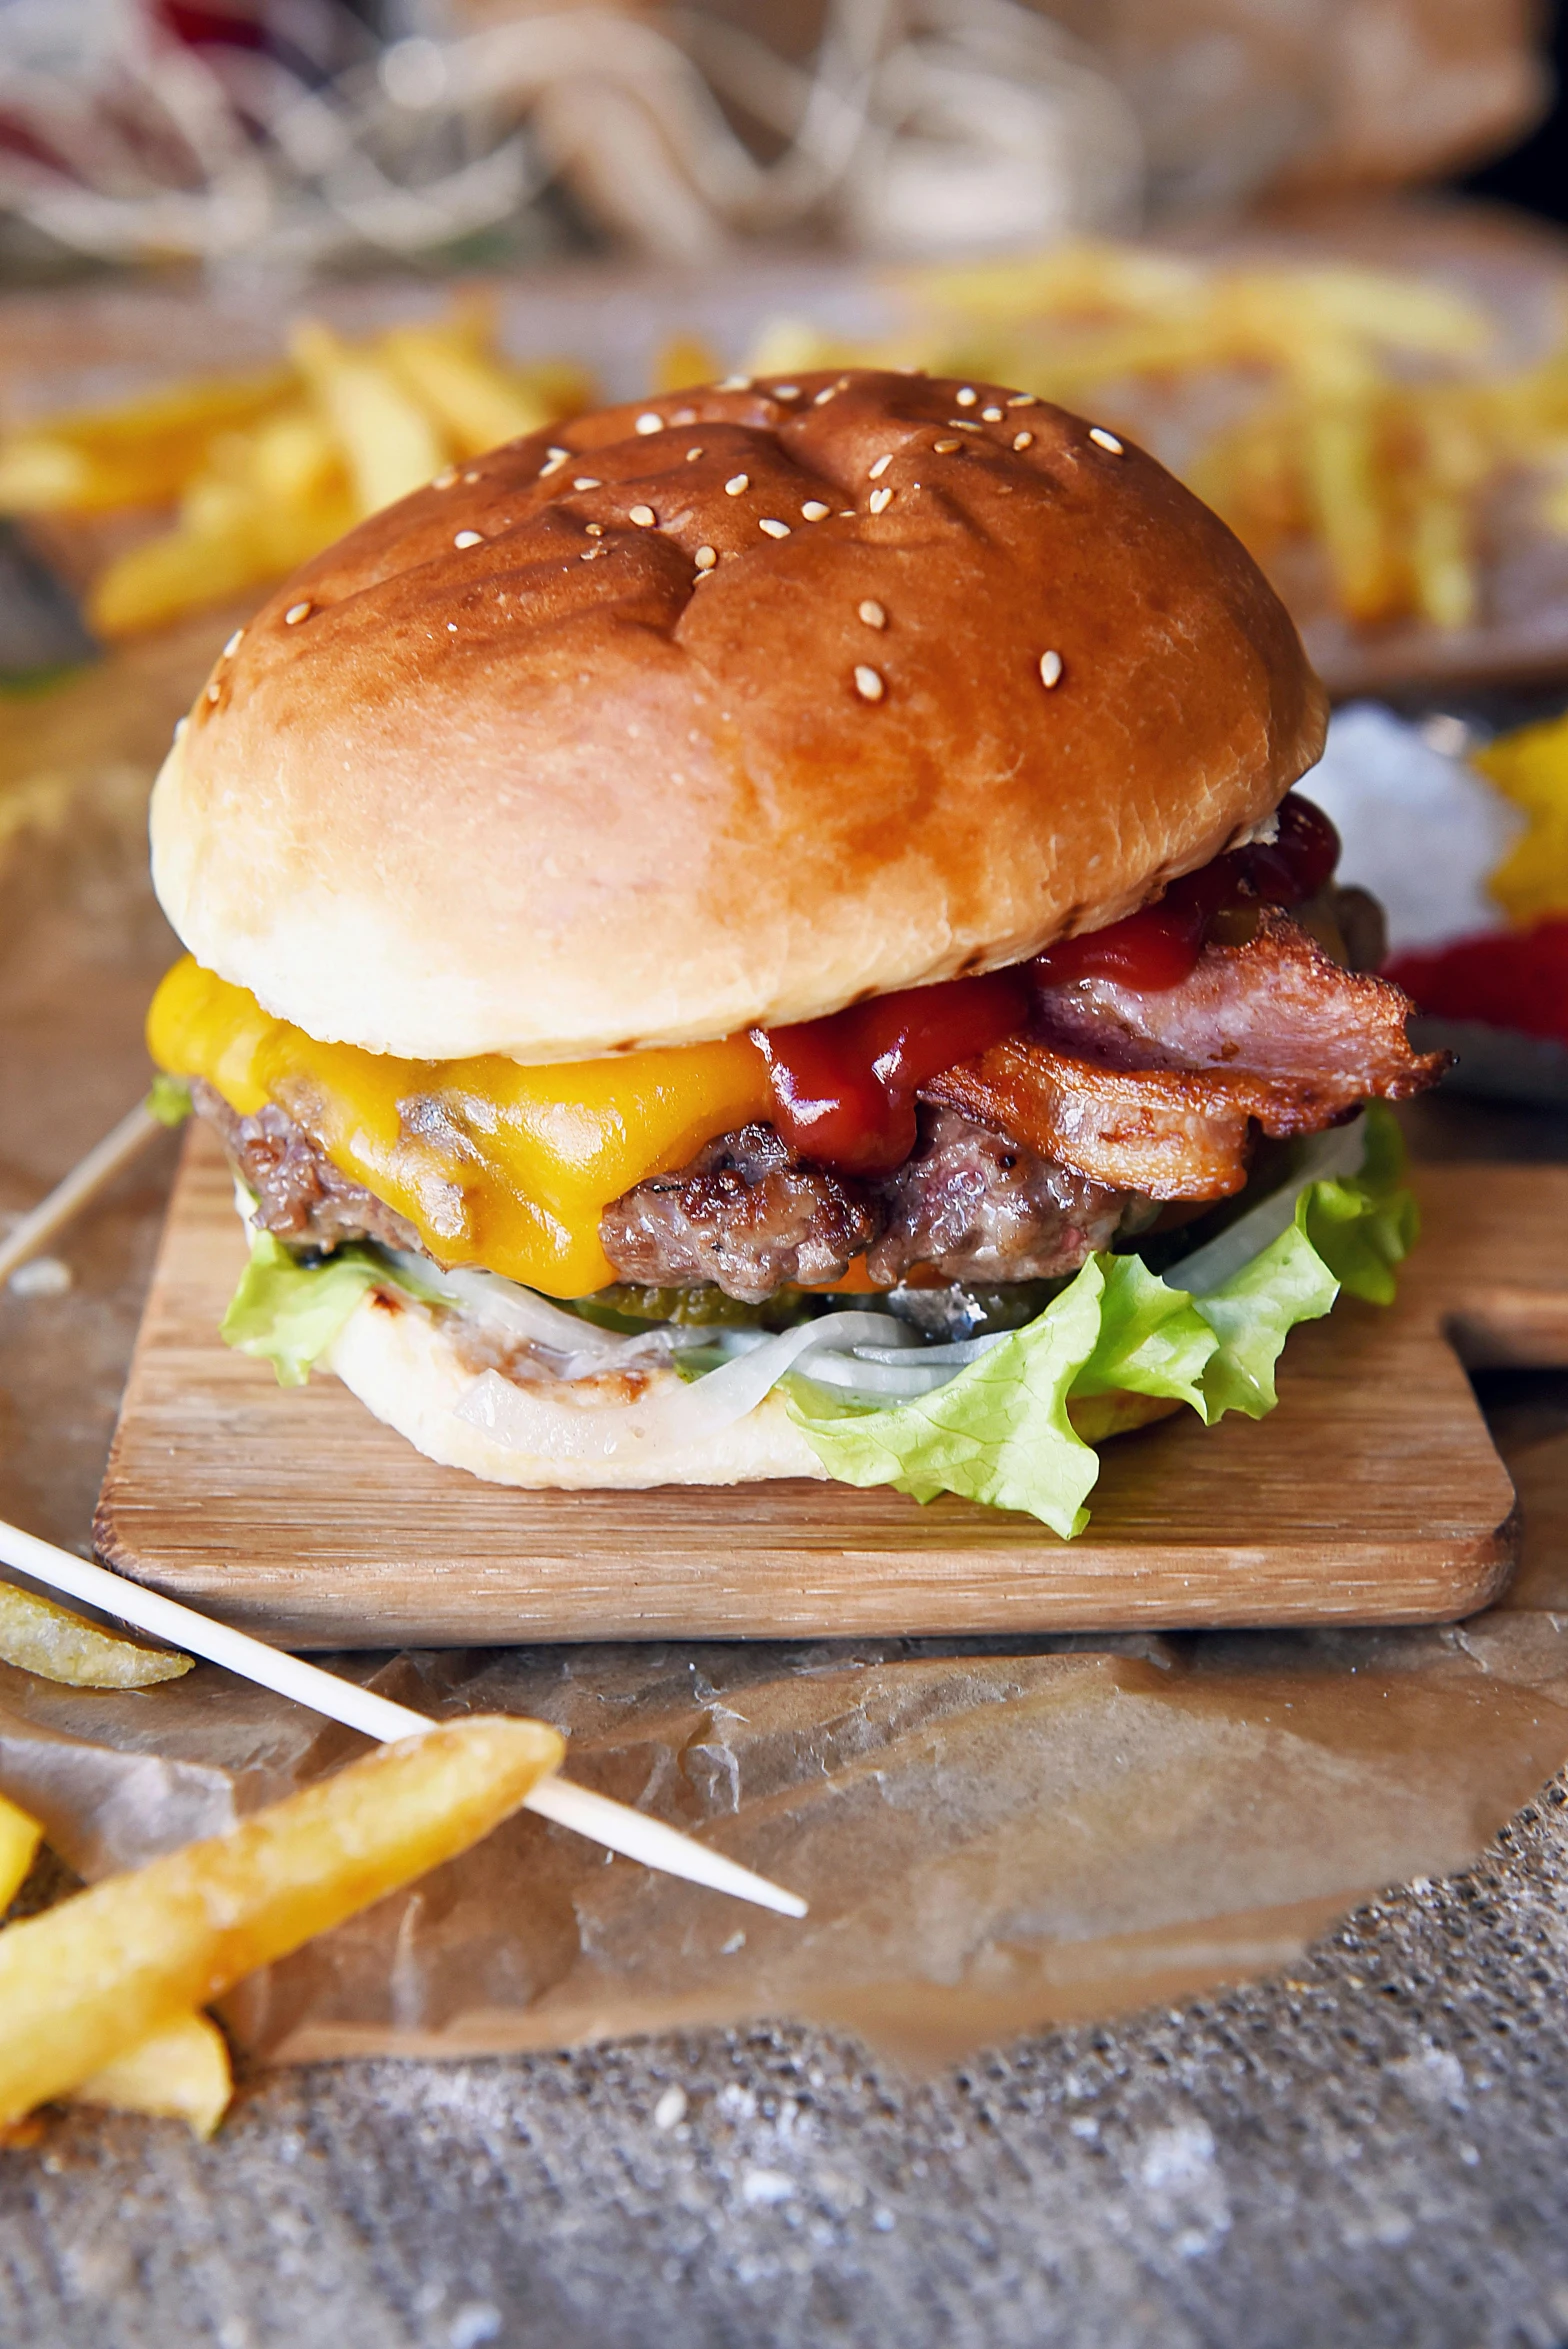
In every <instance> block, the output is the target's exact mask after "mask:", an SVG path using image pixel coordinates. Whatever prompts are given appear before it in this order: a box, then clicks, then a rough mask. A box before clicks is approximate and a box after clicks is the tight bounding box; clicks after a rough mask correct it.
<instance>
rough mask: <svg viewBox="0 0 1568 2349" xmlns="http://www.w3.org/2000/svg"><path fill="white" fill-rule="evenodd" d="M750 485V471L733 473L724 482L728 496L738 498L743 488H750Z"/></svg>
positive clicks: (725, 492)
mask: <svg viewBox="0 0 1568 2349" xmlns="http://www.w3.org/2000/svg"><path fill="white" fill-rule="evenodd" d="M750 487H751V475H750V474H749V473H732V474H731V475H730V477H729V479H728V481H726V483H725V484H724V494H725V496H726V497H727V498H738V497H739V496H740V493H741V491H742V490H743V489H750Z"/></svg>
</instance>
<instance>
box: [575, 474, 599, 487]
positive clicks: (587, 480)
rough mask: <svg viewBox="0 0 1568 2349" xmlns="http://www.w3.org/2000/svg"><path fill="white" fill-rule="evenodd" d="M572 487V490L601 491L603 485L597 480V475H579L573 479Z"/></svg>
mask: <svg viewBox="0 0 1568 2349" xmlns="http://www.w3.org/2000/svg"><path fill="white" fill-rule="evenodd" d="M572 487H573V489H603V487H604V483H603V482H602V481H601V480H600V479H599V476H598V474H597V473H579V474H578V475H577V476H576V478H575V479H574V481H573V483H572Z"/></svg>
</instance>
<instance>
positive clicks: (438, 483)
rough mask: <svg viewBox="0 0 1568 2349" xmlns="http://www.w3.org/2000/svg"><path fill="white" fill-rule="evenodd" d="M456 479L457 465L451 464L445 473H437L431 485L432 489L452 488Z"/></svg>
mask: <svg viewBox="0 0 1568 2349" xmlns="http://www.w3.org/2000/svg"><path fill="white" fill-rule="evenodd" d="M456 479H457V467H456V466H455V465H449V466H448V467H447V469H446V471H445V472H444V473H438V474H437V475H436V477H435V479H434V481H432V483H431V484H430V486H431V488H432V489H450V488H451V486H452V484H453V482H454V481H455V480H456Z"/></svg>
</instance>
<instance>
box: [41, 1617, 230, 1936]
mask: <svg viewBox="0 0 1568 2349" xmlns="http://www.w3.org/2000/svg"><path fill="white" fill-rule="evenodd" d="M0 1663H5V1664H10V1665H13V1666H14V1667H15V1668H16V1670H17V1671H18V1672H33V1673H36V1674H37V1676H38V1678H39V1679H40V1680H58V1681H61V1682H63V1683H64V1684H65V1685H66V1686H67V1687H69V1688H152V1687H155V1686H156V1685H157V1683H158V1682H159V1681H162V1680H178V1679H180V1677H181V1676H182V1675H183V1674H184V1673H186V1672H188V1671H189V1670H190V1668H191V1659H190V1657H189V1656H176V1655H172V1654H171V1653H170V1652H169V1650H168V1649H167V1648H145V1647H141V1646H139V1645H138V1644H137V1642H136V1641H135V1640H133V1639H125V1638H123V1637H122V1636H121V1634H120V1633H119V1632H117V1631H104V1630H102V1629H101V1628H100V1627H99V1626H98V1625H97V1624H96V1623H89V1622H87V1621H86V1620H85V1619H84V1618H83V1617H82V1616H80V1615H72V1614H70V1613H68V1611H67V1610H66V1609H65V1608H64V1607H57V1606H56V1605H55V1603H54V1601H53V1599H42V1598H39V1597H38V1596H37V1594H36V1593H35V1592H33V1591H30V1590H18V1589H17V1588H16V1586H15V1584H14V1583H8V1582H6V1583H0ZM0 1825H3V1821H0ZM3 1850H4V1843H3V1837H0V1853H3ZM4 1876H5V1868H4V1862H3V1858H0V1884H3V1882H4ZM9 1897H10V1895H9V1894H7V1895H6V1898H7V1899H9ZM4 1905H5V1904H4V1902H3V1901H0V1907H3V1906H4Z"/></svg>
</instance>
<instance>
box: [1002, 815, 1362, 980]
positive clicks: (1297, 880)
mask: <svg viewBox="0 0 1568 2349" xmlns="http://www.w3.org/2000/svg"><path fill="white" fill-rule="evenodd" d="M1338 862H1339V834H1338V833H1337V832H1336V831H1335V829H1334V827H1333V825H1332V824H1331V823H1330V822H1329V820H1328V818H1327V816H1326V815H1324V814H1323V812H1322V810H1321V808H1315V807H1314V806H1313V805H1312V802H1311V801H1310V800H1309V799H1298V798H1297V797H1296V795H1295V793H1294V792H1292V793H1291V795H1290V797H1289V798H1288V799H1286V800H1283V801H1282V802H1281V804H1280V810H1279V838H1278V839H1277V840H1276V841H1275V843H1274V844H1273V846H1272V847H1269V848H1265V847H1263V846H1262V844H1261V843H1259V844H1258V845H1256V846H1254V847H1252V848H1237V849H1233V850H1232V851H1231V853H1230V855H1229V856H1217V857H1215V858H1213V859H1212V861H1211V862H1210V863H1208V864H1206V865H1201V866H1200V867H1199V869H1198V870H1197V872H1195V873H1184V874H1183V875H1182V878H1181V879H1180V880H1179V881H1173V882H1172V883H1171V885H1170V887H1169V888H1168V889H1167V890H1166V892H1165V895H1164V896H1163V897H1162V898H1161V899H1160V900H1159V903H1158V904H1157V905H1145V906H1141V907H1140V908H1139V910H1138V912H1137V913H1135V914H1129V915H1128V916H1127V919H1126V920H1125V921H1124V922H1113V923H1112V924H1111V925H1110V927H1109V929H1105V930H1088V931H1085V933H1084V935H1083V936H1082V937H1081V938H1062V939H1059V940H1058V941H1057V943H1056V945H1054V946H1048V947H1047V948H1046V950H1045V952H1044V953H1043V954H1037V955H1036V956H1035V958H1034V961H1033V963H1032V964H1031V965H1030V968H1031V970H1033V971H1034V973H1035V974H1036V977H1037V979H1038V980H1039V981H1040V982H1041V983H1042V984H1043V985H1045V986H1048V987H1061V986H1065V985H1067V984H1068V983H1069V982H1070V981H1072V980H1074V979H1118V980H1120V982H1121V984H1122V985H1123V986H1124V987H1141V988H1149V989H1151V990H1158V989H1160V988H1164V987H1178V986H1180V984H1181V982H1182V980H1183V979H1185V978H1186V977H1187V976H1188V974H1189V972H1190V971H1191V970H1192V968H1193V966H1194V964H1195V963H1196V962H1197V959H1198V957H1199V955H1200V954H1201V953H1202V952H1203V949H1204V945H1205V943H1206V941H1207V939H1208V935H1209V931H1210V929H1211V928H1212V927H1213V924H1214V919H1215V916H1216V915H1217V914H1220V913H1223V912H1226V911H1227V910H1229V909H1230V908H1232V907H1235V906H1241V905H1246V904H1254V905H1255V904H1259V903H1261V904H1263V905H1300V904H1301V903H1302V902H1303V900H1304V899H1306V898H1308V897H1315V896H1316V895H1317V892H1318V891H1319V890H1320V889H1321V888H1322V887H1323V885H1324V883H1325V882H1326V881H1327V880H1328V878H1329V876H1330V875H1331V874H1332V872H1333V870H1334V867H1335V865H1336V864H1337V863H1338Z"/></svg>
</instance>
